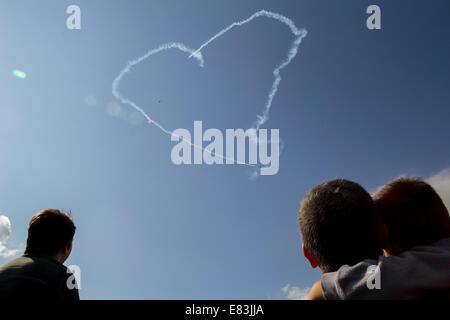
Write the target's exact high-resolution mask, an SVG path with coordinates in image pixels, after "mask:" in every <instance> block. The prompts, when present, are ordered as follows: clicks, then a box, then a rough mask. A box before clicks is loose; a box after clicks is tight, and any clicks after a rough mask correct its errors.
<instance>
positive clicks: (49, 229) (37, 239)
mask: <svg viewBox="0 0 450 320" xmlns="http://www.w3.org/2000/svg"><path fill="white" fill-rule="evenodd" d="M75 229H76V228H75V224H74V223H73V220H72V217H71V215H70V212H63V211H60V210H57V209H45V210H42V211H40V212H38V213H37V214H36V215H34V216H33V217H32V218H31V221H30V224H29V225H28V239H27V247H26V249H25V253H26V254H32V255H47V256H51V257H55V258H56V260H58V261H60V262H64V261H65V260H66V259H67V258H68V257H69V255H70V252H71V250H72V240H73V236H74V234H75Z"/></svg>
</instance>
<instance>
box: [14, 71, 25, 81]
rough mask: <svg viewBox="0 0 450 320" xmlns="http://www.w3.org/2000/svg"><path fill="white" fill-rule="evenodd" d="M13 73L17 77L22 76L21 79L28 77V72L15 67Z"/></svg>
mask: <svg viewBox="0 0 450 320" xmlns="http://www.w3.org/2000/svg"><path fill="white" fill-rule="evenodd" d="M12 73H13V75H14V76H15V77H17V78H20V79H25V78H26V77H27V74H26V73H25V72H23V71H20V70H17V69H14V70H13V72H12Z"/></svg>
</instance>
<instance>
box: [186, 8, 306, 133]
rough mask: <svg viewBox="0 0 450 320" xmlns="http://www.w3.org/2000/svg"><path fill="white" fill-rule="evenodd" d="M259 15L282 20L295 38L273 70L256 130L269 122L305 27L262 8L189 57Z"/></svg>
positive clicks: (226, 29)
mask: <svg viewBox="0 0 450 320" xmlns="http://www.w3.org/2000/svg"><path fill="white" fill-rule="evenodd" d="M259 17H267V18H270V19H275V20H278V21H280V22H281V23H284V24H286V25H287V26H288V27H289V28H290V29H291V32H292V33H293V34H294V36H295V40H294V41H293V42H292V46H291V49H290V50H289V53H288V56H287V58H286V59H285V60H284V61H283V62H282V63H281V64H280V65H279V66H277V67H276V68H275V70H273V76H274V77H275V80H274V82H273V84H272V88H271V90H270V92H269V95H268V98H267V101H266V105H265V107H264V111H263V113H262V115H258V116H257V120H256V122H255V124H254V125H253V126H252V128H253V129H256V130H258V129H259V128H260V127H261V125H263V124H264V123H265V122H267V120H269V111H270V107H271V106H272V101H273V98H274V97H275V95H276V94H277V91H278V86H279V85H280V82H281V76H280V71H281V70H282V69H283V68H285V67H287V66H288V65H289V63H291V61H292V59H294V58H295V56H296V55H297V52H298V47H299V46H300V43H301V42H302V40H303V38H304V37H306V35H307V34H308V32H307V31H306V30H305V29H298V28H297V27H296V26H295V23H294V22H293V21H292V20H291V19H289V18H286V17H285V16H283V15H281V14H279V13H274V12H270V11H266V10H260V11H258V12H255V13H254V14H252V15H251V16H250V17H249V18H247V19H245V20H242V21H238V22H233V23H232V24H230V25H229V26H228V27H226V28H224V29H222V30H221V31H219V32H218V33H216V34H215V35H214V36H212V37H211V38H210V39H209V40H208V41H206V42H205V43H203V44H202V45H201V46H200V47H199V48H198V49H197V50H195V51H194V52H193V53H191V55H190V56H189V58H191V57H193V56H194V57H195V55H197V54H199V53H201V50H202V49H203V48H205V47H206V46H207V45H209V44H210V43H211V42H213V41H214V40H216V39H218V38H220V37H221V36H223V35H224V34H225V33H227V32H228V31H230V30H231V29H232V28H234V27H240V26H243V25H244V24H247V23H249V22H251V21H253V19H256V18H259Z"/></svg>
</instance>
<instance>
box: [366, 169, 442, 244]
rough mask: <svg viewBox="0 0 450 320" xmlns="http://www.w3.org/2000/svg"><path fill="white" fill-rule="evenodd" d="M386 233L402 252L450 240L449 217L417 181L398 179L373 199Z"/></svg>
mask: <svg viewBox="0 0 450 320" xmlns="http://www.w3.org/2000/svg"><path fill="white" fill-rule="evenodd" d="M373 199H374V201H375V206H376V207H377V210H378V212H379V214H380V216H381V219H382V220H383V222H384V223H385V224H386V226H387V229H388V231H389V242H390V243H391V244H392V245H395V246H398V247H399V248H400V249H401V250H403V251H404V250H408V249H410V248H412V247H414V246H419V245H427V244H431V243H433V242H436V241H438V240H440V239H442V238H447V237H450V217H449V213H448V210H447V208H446V207H445V205H444V203H443V202H442V199H441V198H440V197H439V195H438V194H437V193H436V191H434V189H433V188H432V187H431V186H430V185H429V184H428V183H426V182H424V181H422V180H421V179H418V178H399V179H396V180H394V181H392V182H391V183H388V184H387V185H385V186H384V187H382V188H381V189H380V190H379V191H378V192H377V193H376V194H375V195H374V196H373Z"/></svg>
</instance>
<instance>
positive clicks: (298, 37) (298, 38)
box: [112, 10, 307, 167]
mask: <svg viewBox="0 0 450 320" xmlns="http://www.w3.org/2000/svg"><path fill="white" fill-rule="evenodd" d="M259 17H267V18H270V19H275V20H277V21H279V22H281V23H284V24H286V25H287V26H288V27H289V28H290V30H291V32H292V33H293V34H294V36H295V38H294V40H293V42H292V46H291V48H290V49H289V52H288V55H287V58H286V59H285V60H284V61H283V62H282V63H281V64H280V65H278V66H277V67H276V68H275V69H274V71H273V76H274V78H275V79H274V82H273V84H272V88H271V90H270V91H269V94H268V97H267V101H266V104H265V106H264V110H263V113H262V114H261V115H257V118H256V121H255V123H254V124H253V126H252V127H251V128H250V129H255V130H258V129H259V128H260V127H261V126H262V125H263V124H264V123H265V122H267V120H268V119H269V112H270V108H271V106H272V101H273V98H274V97H275V95H276V94H277V91H278V86H279V85H280V82H281V75H280V71H281V70H282V69H283V68H285V67H287V66H288V65H289V64H290V63H291V61H292V60H293V59H294V58H295V56H296V55H297V52H298V47H299V46H300V43H301V42H302V40H303V38H304V37H306V35H307V31H306V30H305V29H298V28H297V27H296V26H295V24H294V22H293V21H292V20H291V19H289V18H286V17H285V16H283V15H281V14H279V13H274V12H270V11H266V10H260V11H258V12H256V13H254V14H252V15H251V16H250V17H249V18H247V19H245V20H242V21H238V22H233V23H232V24H230V25H229V26H228V27H226V28H224V29H222V30H221V31H219V32H218V33H216V34H215V35H214V36H213V37H211V38H210V39H209V40H208V41H206V42H205V43H203V44H202V45H201V46H200V47H199V48H198V49H197V50H193V49H191V48H189V47H188V46H186V45H184V44H183V43H177V42H170V43H166V44H163V45H161V46H159V47H158V48H156V49H153V50H150V51H148V52H147V53H146V54H145V55H143V56H141V57H139V58H137V59H135V60H132V61H130V62H128V64H127V65H126V66H125V68H124V69H122V71H120V73H119V75H118V76H117V77H116V78H115V79H114V81H113V84H112V94H113V95H114V97H116V98H117V99H118V100H120V101H121V102H122V103H123V104H127V105H129V106H131V107H133V108H134V109H136V110H137V111H138V112H140V113H141V114H142V115H143V116H144V117H145V118H146V119H147V121H148V123H149V124H154V125H155V126H156V127H158V128H159V129H160V130H161V131H163V132H164V133H166V134H168V135H173V133H172V131H170V130H167V129H166V128H164V127H163V126H162V125H161V124H160V123H158V122H157V121H155V120H153V119H151V118H150V116H149V115H148V114H147V113H146V112H145V111H144V110H143V109H142V108H141V107H139V106H138V105H136V104H135V103H134V102H133V101H131V100H130V99H128V98H125V97H123V96H122V95H121V94H120V93H119V91H118V87H119V84H120V81H121V80H122V78H123V76H124V75H125V74H126V73H128V72H130V71H131V68H132V67H134V66H136V65H138V64H139V63H141V62H142V61H144V60H146V59H147V58H149V57H150V56H152V55H154V54H156V53H159V52H161V51H166V50H169V49H178V50H180V51H182V52H185V53H189V58H191V57H194V58H195V59H196V60H197V61H198V63H199V65H200V67H203V66H204V60H203V56H202V53H201V51H202V49H203V48H205V47H206V46H208V45H209V44H210V43H211V42H213V41H214V40H217V39H218V38H220V37H221V36H223V35H224V34H225V33H227V32H228V31H229V30H230V29H232V28H234V27H239V26H242V25H244V24H247V23H249V22H251V21H252V20H254V19H256V18H259ZM174 136H175V137H176V138H178V139H180V138H181V139H183V141H185V142H187V143H189V144H190V145H191V146H193V147H194V148H198V149H201V150H203V151H206V152H208V153H211V150H209V149H206V148H203V147H202V146H198V145H196V144H195V143H191V141H188V140H185V139H184V138H183V137H179V136H177V135H174ZM215 156H217V157H219V158H222V159H223V160H227V159H228V158H227V157H225V156H223V155H220V154H217V153H216V154H215ZM228 160H232V161H235V160H234V159H228ZM236 163H238V164H244V165H247V166H250V167H257V166H256V165H253V164H248V163H245V162H240V161H238V160H236Z"/></svg>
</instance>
